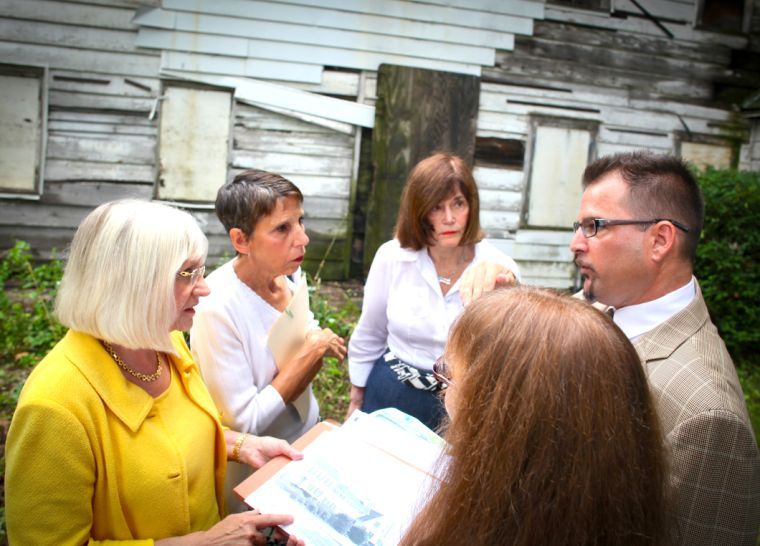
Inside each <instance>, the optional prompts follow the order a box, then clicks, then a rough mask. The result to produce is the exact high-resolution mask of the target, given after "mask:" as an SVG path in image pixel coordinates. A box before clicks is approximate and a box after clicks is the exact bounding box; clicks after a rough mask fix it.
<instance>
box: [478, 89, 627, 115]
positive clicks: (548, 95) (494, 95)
mask: <svg viewBox="0 0 760 546" xmlns="http://www.w3.org/2000/svg"><path fill="white" fill-rule="evenodd" d="M562 85H563V86H564V87H565V88H566V89H567V90H559V89H556V90H555V89H547V88H546V87H529V86H525V85H521V86H516V85H508V84H501V83H491V82H484V83H483V84H481V91H480V109H481V110H492V111H496V112H503V111H505V110H506V109H508V106H507V105H508V103H507V101H508V100H509V99H510V98H513V99H518V100H523V101H530V100H537V99H539V100H546V101H547V102H552V103H562V102H564V103H566V104H568V105H577V106H583V107H597V106H598V105H599V104H608V105H610V104H614V105H617V106H627V105H628V101H629V100H630V97H629V93H628V91H627V90H626V89H615V88H600V87H599V86H584V85H579V84H576V83H566V82H563V83H562Z"/></svg>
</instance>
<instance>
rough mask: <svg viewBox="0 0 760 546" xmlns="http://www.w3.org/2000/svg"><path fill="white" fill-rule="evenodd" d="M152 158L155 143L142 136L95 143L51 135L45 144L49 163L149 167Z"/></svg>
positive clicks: (92, 140) (99, 139)
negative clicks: (82, 162) (56, 160)
mask: <svg viewBox="0 0 760 546" xmlns="http://www.w3.org/2000/svg"><path fill="white" fill-rule="evenodd" d="M155 154H156V151H155V139H153V138H150V137H142V136H131V135H119V136H118V137H117V136H116V135H114V137H113V138H109V139H102V138H97V139H95V138H83V137H68V136H61V135H52V134H51V135H50V136H49V137H48V144H47V155H48V157H49V158H50V159H62V160H69V161H79V160H81V161H86V162H101V163H121V164H133V165H151V164H152V163H153V161H154V159H155Z"/></svg>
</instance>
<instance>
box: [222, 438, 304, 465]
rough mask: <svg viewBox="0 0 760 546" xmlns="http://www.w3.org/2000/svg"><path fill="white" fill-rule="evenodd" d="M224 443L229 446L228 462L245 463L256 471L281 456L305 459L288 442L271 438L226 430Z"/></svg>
mask: <svg viewBox="0 0 760 546" xmlns="http://www.w3.org/2000/svg"><path fill="white" fill-rule="evenodd" d="M224 441H225V444H226V446H227V459H228V460H231V461H238V462H241V463H245V464H247V465H248V466H250V467H252V468H254V469H257V468H261V467H262V466H264V464H266V462H267V461H269V460H270V459H274V458H275V457H278V456H280V455H283V456H285V457H289V458H290V459H293V460H294V461H297V460H299V459H303V453H301V452H300V451H298V450H297V449H295V448H294V447H292V446H291V445H290V444H289V443H288V442H286V441H285V440H279V439H277V438H272V437H271V436H254V435H252V434H247V433H243V432H235V431H234V430H225V431H224Z"/></svg>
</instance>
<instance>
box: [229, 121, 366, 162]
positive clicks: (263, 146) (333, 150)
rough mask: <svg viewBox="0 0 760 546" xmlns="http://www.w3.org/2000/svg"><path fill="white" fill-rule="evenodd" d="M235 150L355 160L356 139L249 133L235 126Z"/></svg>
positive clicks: (340, 136)
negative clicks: (354, 146) (354, 145)
mask: <svg viewBox="0 0 760 546" xmlns="http://www.w3.org/2000/svg"><path fill="white" fill-rule="evenodd" d="M233 138H234V147H235V148H236V149H238V150H258V151H266V152H270V153H291V154H306V155H319V156H324V157H347V158H350V159H353V155H354V149H353V144H354V138H352V137H350V136H347V135H343V134H340V133H333V134H332V135H330V134H323V133H322V134H318V135H317V136H315V135H313V134H311V133H301V134H298V133H282V132H263V131H256V132H252V131H247V130H245V129H243V128H241V127H236V128H235V129H234V131H233Z"/></svg>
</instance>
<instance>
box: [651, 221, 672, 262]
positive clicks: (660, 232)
mask: <svg viewBox="0 0 760 546" xmlns="http://www.w3.org/2000/svg"><path fill="white" fill-rule="evenodd" d="M651 237H652V238H651V239H650V243H651V247H650V250H651V255H652V260H654V261H655V262H662V261H664V260H665V259H666V258H667V257H668V256H670V255H672V254H673V253H675V252H676V247H677V246H678V232H677V229H676V226H674V225H673V224H671V223H670V222H667V221H662V222H658V223H656V224H655V225H654V226H652V235H651Z"/></svg>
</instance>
